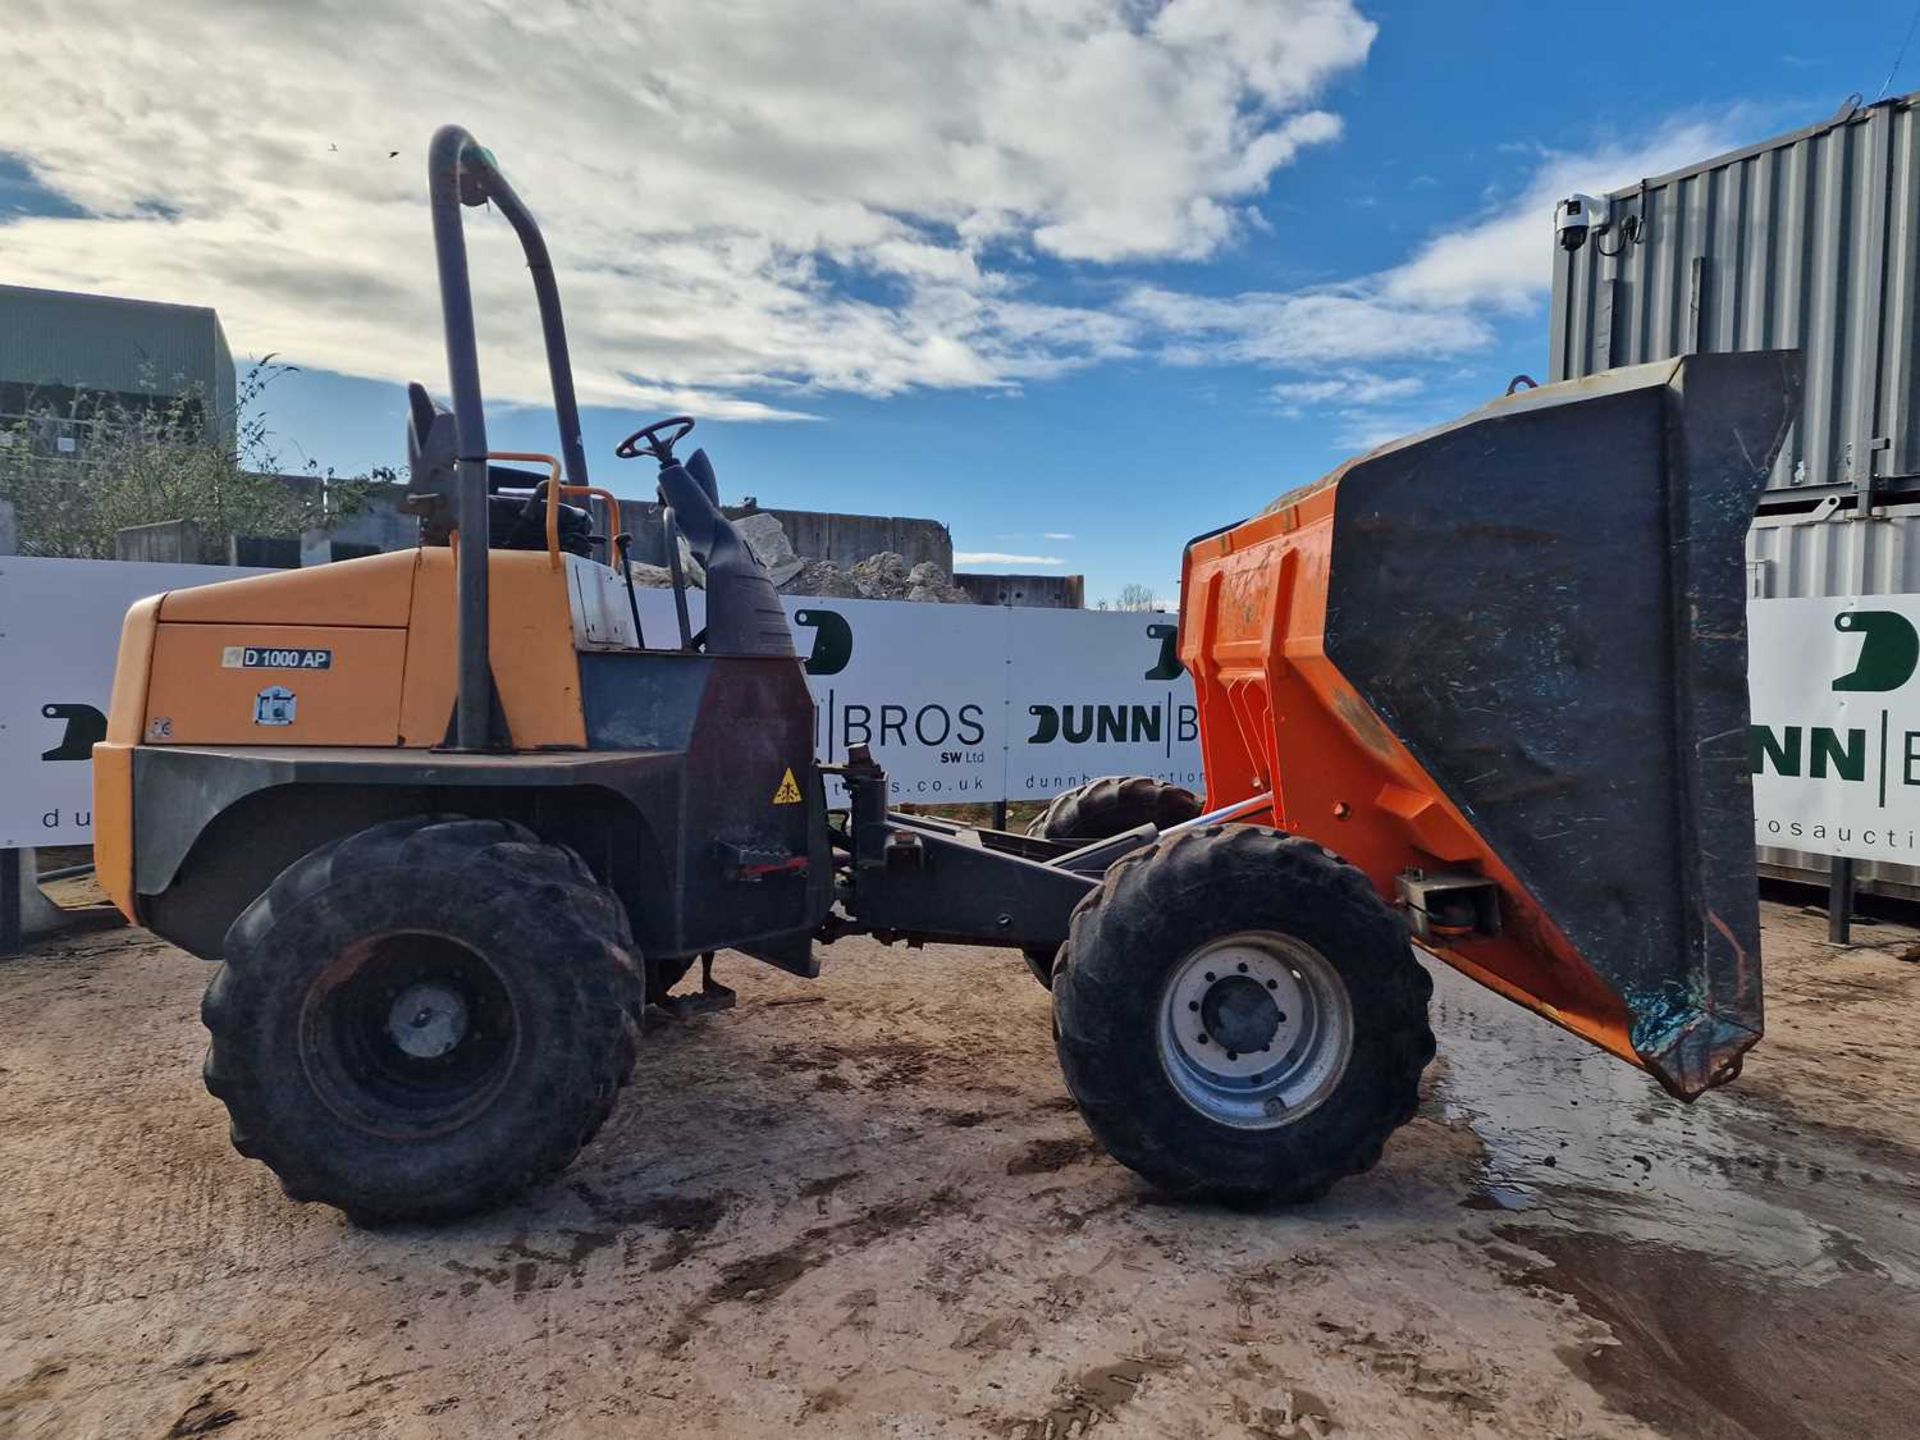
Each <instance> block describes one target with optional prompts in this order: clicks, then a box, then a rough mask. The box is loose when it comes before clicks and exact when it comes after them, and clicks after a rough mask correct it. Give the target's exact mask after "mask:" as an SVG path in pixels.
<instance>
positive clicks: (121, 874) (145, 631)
mask: <svg viewBox="0 0 1920 1440" xmlns="http://www.w3.org/2000/svg"><path fill="white" fill-rule="evenodd" d="M164 599H166V596H164V595H149V596H148V597H147V598H146V599H144V600H136V601H134V603H133V604H132V605H131V606H130V607H129V608H128V610H127V618H126V619H125V620H124V621H122V622H121V624H120V653H119V654H118V656H116V657H115V659H114V664H113V700H112V702H111V703H110V705H109V706H108V710H107V738H106V741H105V742H104V743H103V744H99V745H95V746H94V747H93V868H94V874H95V875H96V876H97V877H98V879H99V881H100V888H101V889H103V890H105V891H106V892H107V898H108V899H109V900H111V901H113V903H114V905H115V906H117V907H118V908H119V911H120V913H121V914H122V915H125V916H126V917H127V919H129V920H132V921H135V923H138V917H136V916H135V915H134V913H133V747H134V746H135V745H138V744H139V743H140V736H141V734H142V733H143V732H144V731H145V729H146V725H147V683H148V681H149V679H150V678H151V677H152V674H153V633H154V630H155V628H156V627H157V626H158V624H159V620H160V602H161V601H162V600H164Z"/></svg>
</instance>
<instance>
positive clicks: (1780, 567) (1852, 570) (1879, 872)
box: [1747, 505, 1920, 899]
mask: <svg viewBox="0 0 1920 1440" xmlns="http://www.w3.org/2000/svg"><path fill="white" fill-rule="evenodd" d="M1915 592H1920V510H1916V509H1915V507H1912V506H1904V505H1903V506H1899V507H1897V508H1895V509H1893V510H1891V511H1883V512H1881V513H1879V514H1875V515H1869V516H1864V517H1861V518H1855V516H1854V514H1853V513H1852V512H1851V511H1844V510H1842V511H1836V512H1834V513H1833V514H1832V515H1831V516H1830V517H1828V518H1826V519H1822V520H1815V519H1810V518H1809V517H1808V516H1806V515H1762V516H1761V517H1760V518H1759V519H1757V520H1755V521H1754V523H1753V529H1752V530H1751V531H1749V532H1748V534H1747V593H1748V594H1749V595H1751V596H1753V597H1754V598H1755V599H1757V600H1776V599H1787V598H1797V597H1800V596H1806V595H1910V594H1913V593H1915ZM1759 862H1760V869H1761V873H1762V874H1766V875H1773V876H1776V877H1778V878H1781V879H1788V880H1806V881H1814V882H1819V881H1824V880H1825V878H1826V876H1827V871H1828V867H1829V864H1830V862H1829V860H1828V858H1827V857H1826V856H1824V855H1815V854H1812V853H1809V852H1807V851H1801V850H1782V849H1778V848H1775V847H1773V846H1766V845H1763V846H1761V847H1760V851H1759ZM1853 868H1854V877H1855V883H1856V884H1858V886H1859V887H1860V888H1861V889H1862V890H1869V891H1878V892H1880V893H1882V894H1890V895H1904V896H1907V897H1909V898H1911V899H1920V869H1915V868H1914V867H1913V866H1911V865H1888V864H1883V863H1881V862H1880V861H1877V860H1856V861H1855V862H1854V867H1853Z"/></svg>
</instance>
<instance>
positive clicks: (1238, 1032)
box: [1200, 975, 1280, 1055]
mask: <svg viewBox="0 0 1920 1440" xmlns="http://www.w3.org/2000/svg"><path fill="white" fill-rule="evenodd" d="M1200 1023H1201V1025H1202V1027H1203V1028H1204V1029H1205V1030H1206V1032H1207V1035H1208V1037H1209V1039H1210V1040H1211V1041H1212V1043H1214V1044H1215V1045H1218V1046H1220V1047H1221V1048H1222V1049H1224V1050H1230V1051H1232V1052H1234V1053H1235V1054H1240V1053H1243V1052H1244V1053H1246V1054H1249V1055H1251V1054H1254V1053H1256V1052H1261V1053H1264V1052H1266V1051H1268V1050H1271V1049H1272V1048H1273V1037H1274V1036H1275V1035H1276V1034H1278V1033H1279V1030H1280V1007H1279V1006H1278V1005H1276V1004H1274V1003H1273V1000H1272V998H1271V997H1270V996H1269V995H1268V994H1267V990H1266V988H1265V987H1264V986H1263V985H1262V984H1261V983H1260V982H1259V981H1258V980H1255V979H1253V978H1252V977H1250V976H1247V975H1229V976H1227V977H1226V978H1225V979H1223V980H1217V981H1215V982H1214V983H1213V984H1212V985H1211V986H1209V987H1208V989H1207V993H1206V996H1205V998H1204V999H1202V1000H1201V1002H1200Z"/></svg>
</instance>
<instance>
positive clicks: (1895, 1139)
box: [0, 906, 1920, 1440]
mask: <svg viewBox="0 0 1920 1440" xmlns="http://www.w3.org/2000/svg"><path fill="white" fill-rule="evenodd" d="M1767 920H1768V938H1767V964H1768V988H1769V1005H1770V1007H1771V1015H1770V1022H1771V1024H1770V1030H1771V1034H1770V1037H1769V1039H1768V1040H1767V1041H1766V1042H1765V1043H1764V1044H1763V1045H1762V1046H1761V1048H1760V1049H1759V1051H1758V1052H1756V1053H1755V1055H1754V1056H1753V1057H1752V1058H1751V1059H1750V1061H1749V1063H1748V1065H1747V1069H1746V1074H1745V1075H1744V1076H1743V1077H1742V1079H1741V1080H1740V1081H1739V1082H1738V1083H1737V1085H1736V1086H1735V1087H1734V1089H1733V1090H1732V1091H1730V1092H1723V1093H1721V1094H1718V1095H1715V1096H1712V1097H1710V1098H1708V1099H1707V1100H1705V1101H1703V1102H1701V1103H1700V1104H1699V1105H1697V1106H1694V1107H1692V1108H1688V1107H1684V1106H1681V1105H1678V1104H1675V1103H1674V1102H1672V1101H1670V1100H1668V1099H1666V1098H1665V1097H1664V1096H1663V1095H1661V1094H1660V1093H1659V1092H1658V1090H1656V1089H1655V1087H1654V1086H1653V1085H1652V1084H1651V1083H1650V1082H1648V1081H1647V1080H1646V1079H1645V1078H1644V1077H1643V1076H1641V1075H1639V1074H1638V1073H1637V1072H1634V1071H1630V1070H1628V1069H1626V1068H1624V1067H1622V1066H1620V1065H1618V1064H1616V1063H1615V1062H1613V1061H1610V1060H1608V1059H1606V1058H1605V1057H1603V1056H1601V1055H1598V1054H1597V1053H1595V1052H1592V1051H1590V1050H1588V1049H1587V1048H1586V1047H1585V1046H1584V1045H1582V1044H1581V1043H1580V1042H1578V1041H1575V1040H1573V1039H1571V1038H1570V1037H1567V1036H1565V1035H1562V1034H1561V1033H1559V1032H1558V1031H1554V1030H1552V1029H1550V1028H1548V1027H1547V1026H1545V1025H1544V1024H1542V1023H1540V1022H1538V1021H1536V1020H1534V1019H1533V1018H1532V1017H1530V1016H1527V1015H1525V1014H1523V1013H1521V1012H1519V1011H1517V1010H1515V1009H1513V1008H1511V1007H1509V1006H1507V1005H1505V1004H1504V1003H1503V1002H1501V1001H1499V1000H1497V999H1494V998H1493V997H1491V996H1489V995H1486V994H1484V993H1483V992H1480V991H1478V990H1477V989H1475V988H1474V987H1472V986H1471V985H1469V984H1467V983H1465V982H1463V981H1460V980H1458V979H1456V978H1454V977H1453V976H1452V975H1451V974H1442V975H1441V976H1440V977H1439V982H1440V983H1439V990H1438V993H1437V995H1436V1002H1435V1028H1436V1031H1437V1032H1438V1035H1439V1039H1440V1059H1439V1061H1438V1062H1436V1064H1435V1065H1434V1067H1433V1069H1432V1070H1431V1071H1430V1072H1429V1084H1428V1092H1429V1093H1428V1099H1427V1103H1426V1105H1425V1107H1424V1109H1423V1111H1422V1113H1421V1115H1420V1117H1419V1118H1418V1119H1417V1120H1416V1121H1414V1123H1412V1124H1411V1125H1409V1126H1408V1127H1407V1128H1406V1129H1404V1130H1403V1131H1402V1132H1401V1133H1400V1134H1399V1135H1398V1136H1397V1137H1396V1139H1395V1140H1394V1142H1393V1143H1392V1144H1391V1145H1390V1146H1389V1147H1388V1149H1387V1152H1386V1156H1385V1159H1384V1160H1383V1161H1382V1163H1381V1165H1380V1167H1379V1168H1378V1169H1377V1170H1376V1171H1374V1172H1373V1173H1372V1174H1370V1175H1367V1176H1365V1177H1363V1178H1361V1179H1358V1180H1353V1181H1349V1182H1347V1183H1346V1184H1344V1185H1342V1186H1340V1187H1339V1188H1338V1189H1337V1190H1336V1191H1335V1192H1334V1193H1333V1195H1332V1196H1331V1197H1330V1198H1329V1199H1328V1200H1327V1201H1325V1202H1324V1203H1322V1204H1320V1205H1317V1206H1314V1207H1312V1208H1310V1209H1305V1210H1297V1211H1291V1212H1283V1213H1279V1214H1272V1215H1259V1216H1255V1215H1244V1214H1231V1213H1225V1212H1222V1211H1219V1210H1213V1209H1205V1208H1195V1207H1183V1206H1177V1205H1171V1204H1167V1203H1163V1202H1161V1201H1159V1200H1157V1199H1156V1198H1155V1197H1154V1196H1153V1195H1151V1194H1150V1193H1148V1192H1147V1191H1146V1190H1145V1189H1144V1188H1143V1187H1142V1186H1141V1185H1140V1184H1139V1183H1138V1182H1137V1181H1136V1180H1135V1179H1134V1178H1133V1177H1132V1176H1131V1175H1130V1174H1129V1173H1128V1172H1126V1171H1124V1170H1122V1169H1121V1168H1119V1167H1118V1166H1116V1165H1114V1164H1113V1163H1112V1162H1110V1161H1109V1160H1107V1159H1106V1158H1105V1157H1104V1156H1103V1155H1102V1154H1101V1153H1100V1152H1099V1151H1098V1150H1097V1149H1096V1148H1095V1147H1094V1145H1093V1144H1092V1142H1091V1141H1090V1140H1089V1139H1088V1138H1087V1136H1086V1134H1085V1132H1084V1131H1083V1129H1082V1128H1081V1125H1080V1122H1079V1119H1078V1117H1077V1116H1076V1115H1075V1113H1074V1111H1073V1108H1072V1106H1071V1103H1070V1102H1069V1101H1068V1099H1067V1097H1066V1095H1065V1093H1064V1091H1063V1089H1062V1086H1061V1082H1060V1079H1059V1076H1058V1074H1057V1072H1056V1069H1055V1065H1054V1060H1053V1056H1052V1048H1051V1044H1050V1041H1049V1036H1048V1024H1047V1004H1046V997H1045V995H1044V994H1043V993H1042V992H1041V991H1040V990H1039V988H1038V987H1036V986H1035V985H1034V984H1033V982H1032V981H1031V980H1030V979H1029V978H1028V977H1027V974H1026V971H1025V969H1024V967H1023V966H1022V965H1021V963H1020V961H1019V960H1018V958H1017V957H1014V956H1012V955H986V956H982V955H978V954H970V953H968V952H965V951H960V950H947V949H928V950H927V951H924V952H921V953H917V954H916V953H912V952H908V951H904V950H896V951H887V950H884V949H881V948H880V947H878V946H874V945H870V944H867V943H864V942H857V941H847V942H842V943H841V944H839V945H837V946H835V947H833V948H832V949H830V950H828V951H826V952H825V959H826V965H827V973H826V975H825V977H824V978H823V979H822V980H821V981H819V982H814V983H807V982H802V981H796V980H789V979H786V978H784V977H781V976H779V975H777V974H775V973H774V972H772V971H768V970H765V969H763V968H759V967H754V966H751V965H750V963H749V962H746V961H740V960H734V961H732V962H731V963H728V960H727V959H724V958H723V961H722V970H723V973H724V974H725V975H726V976H727V977H728V978H732V979H734V980H735V981H737V982H739V983H740V984H741V987H742V1000H741V1004H740V1007H739V1008H738V1009H737V1010H735V1011H734V1012H732V1013H731V1014H728V1015H723V1016H717V1017H712V1018H709V1019H706V1020H703V1021H698V1022H694V1023H692V1024H689V1025H686V1026H682V1027H675V1028H668V1029H664V1030H660V1031H656V1032H654V1033H651V1034H650V1035H649V1036H648V1037H647V1042H646V1045H645V1047H644V1053H643V1058H642V1059H641V1062H640V1067H639V1072H638V1074H637V1076H636V1077H635V1080H634V1083H633V1086H632V1088H631V1089H630V1090H629V1091H628V1092H627V1095H626V1097H625V1098H624V1100H623V1103H622V1104H621V1107H620V1109H619V1110H618V1112H617V1113H616V1114H615V1116H614V1118H613V1120H612V1121H610V1122H609V1124H608V1125H607V1127H606V1129H605V1130H604V1131H603V1132H602V1133H601V1135H600V1137H599V1138H598V1139H597V1140H596V1141H595V1143H594V1144H593V1146H592V1147H591V1148H590V1149H589V1151H588V1152H587V1153H586V1154H585V1155H584V1156H582V1157H581V1159H580V1161H579V1162H578V1163H577V1164H576V1165H575V1166H574V1167H573V1169H572V1170H571V1171H570V1172H569V1173H568V1174H567V1175H566V1176H564V1177H563V1178H562V1179H561V1180H560V1181H559V1182H558V1183H557V1184H555V1185H553V1186H552V1187H550V1188H549V1189H547V1190H546V1191H544V1192H542V1193H541V1194H539V1195H537V1196H536V1197H534V1198H532V1199H531V1200H529V1201H527V1202H526V1203H524V1204H521V1205H519V1206H517V1207H515V1208H513V1209H511V1210H508V1211H506V1212H504V1213H501V1214H497V1215H494V1216H492V1217H489V1218H487V1219H484V1220H481V1221H477V1222H474V1223H470V1224H466V1225H462V1226H459V1227H456V1228H452V1229H447V1230H442V1231H439V1232H428V1231H422V1230H406V1231H394V1232H385V1233H368V1232H363V1231H356V1230H352V1229H349V1228H347V1226H346V1225H345V1224H344V1223H343V1222H342V1221H341V1219H340V1218H339V1217H338V1216H337V1215H336V1214H334V1213H333V1212H332V1211H329V1210H324V1209H317V1208H314V1207H310V1206H296V1205H292V1204H289V1203H288V1202H286V1201H285V1200H284V1199H283V1198H282V1197H281V1195H280V1193H279V1191H278V1189H277V1187H276V1186H275V1185H274V1183H273V1181H272V1179H271V1177H270V1176H269V1175H268V1174H267V1172H266V1171H265V1170H263V1169H262V1168H261V1167H260V1166H258V1165H255V1164H253V1163H250V1162H248V1161H245V1160H242V1159H241V1158H240V1157H239V1156H237V1155H235V1154H234V1153H233V1152H232V1151H231V1150H230V1149H229V1148H228V1146H227V1141H226V1123H225V1117H224V1113H223V1112H222V1110H221V1108H220V1106H219V1105H218V1104H217V1103H216V1102H215V1101H213V1100H212V1099H211V1098H209V1097H208V1096H207V1095H206V1094H205V1093H204V1092H203V1091H202V1090H201V1088H200V1084H199V1078H198V1071H199V1062H200V1052H201V1046H202V1038H201V1030H200V1027H199V1024H198V1021H197V1018H196V1007H197V1005H198V997H199V991H200V988H201V986H202V984H203V983H204V981H205V979H206V972H205V970H204V969H203V967H202V966H201V965H200V964H199V963H198V962H196V961H193V960H191V959H189V958H188V957H186V956H185V955H183V954H181V953H180V952H178V951H175V950H172V949H170V948H169V947H167V946H165V945H163V944H161V943H159V942H157V941H154V940H152V939H150V938H147V937H144V936H140V935H135V934H130V933H128V932H125V931H116V932H108V933H101V934H95V935H89V936H80V937H70V938H66V939H62V940H57V941H53V942H47V943H43V944H41V945H40V946H38V947H37V948H35V949H33V950H32V951H30V952H29V953H27V954H26V955H24V956H21V957H17V958H14V959H11V960H7V961H4V962H0V1184H3V1185H4V1203H3V1204H0V1434H6V1435H21V1436H41V1435H47V1436H76V1435H105V1436H150V1437H155V1440H159V1437H163V1436H183V1435H199V1434H210V1433H218V1434H220V1435H221V1436H223V1437H234V1440H239V1437H256V1436H307V1435H353V1436H359V1435H366V1436H373V1435H383V1436H384V1435H427V1436H437V1435H449V1436H470V1435H487V1436H506V1435H541V1436H545V1435H595V1436H601V1435H604V1436H628V1435H634V1436H640V1435H666V1434H673V1435H788V1434H799V1435H803V1436H805V1435H820V1436H829V1435H895V1436H995V1437H1012V1440H1043V1437H1065V1436H1070V1435H1078V1434H1083V1433H1085V1432H1087V1431H1094V1432H1096V1433H1097V1434H1098V1435H1099V1436H1100V1437H1102V1440H1108V1437H1111V1440H1121V1437H1125V1436H1146V1435H1153V1436H1181V1437H1186V1436H1214V1435H1220V1436H1247V1437H1257V1440H1287V1437H1308V1440H1312V1437H1323V1436H1327V1435H1332V1434H1339V1435H1345V1436H1367V1437H1373V1436H1388V1437H1393V1436H1428V1435H1473V1436H1490V1437H1491V1436H1500V1437H1505V1436H1590V1437H1602V1436H1647V1435H1662V1436H1708V1437H1736V1436H1757V1437H1766V1440H1772V1437H1781V1440H1787V1437H1805V1436H1847V1437H1870V1436H1910V1435H1914V1434H1916V1433H1920V1379H1916V1377H1915V1370H1914V1367H1915V1365H1916V1363H1920V1362H1917V1361H1916V1357H1920V1047H1917V1046H1916V1045H1915V1044H1914V1042H1913V1032H1914V1027H1915V1024H1916V1022H1917V1021H1920V963H1909V962H1905V961H1902V960H1901V959H1899V958H1897V957H1898V955H1899V954H1900V953H1901V952H1902V951H1903V950H1904V949H1905V947H1907V946H1908V945H1910V944H1913V943H1914V942H1915V941H1916V940H1917V939H1920V935H1917V934H1916V933H1915V932H1913V931H1909V930H1904V929H1900V928H1898V927H1893V926H1881V927H1878V928H1876V929H1874V930H1871V931H1863V932H1862V935H1863V937H1864V938H1866V939H1867V940H1868V941H1869V946H1868V947H1867V948H1859V949H1855V950H1851V951H1836V950H1833V949H1830V948H1827V947H1826V946H1824V945H1823V944H1821V943H1819V939H1820V936H1821V934H1822V933H1823V932H1822V929H1821V926H1822V922H1821V921H1820V920H1818V919H1817V918H1813V917H1809V916H1806V915H1802V914H1800V913H1799V912H1797V911H1794V910H1791V909H1787V908H1783V907H1780V906H1770V907H1769V908H1768V915H1767Z"/></svg>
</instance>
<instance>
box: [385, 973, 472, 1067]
mask: <svg viewBox="0 0 1920 1440" xmlns="http://www.w3.org/2000/svg"><path fill="white" fill-rule="evenodd" d="M466 1034H467V1002H466V1001H465V1000H462V999H461V998H460V996H459V994H458V992H456V991H454V990H452V989H449V988H448V987H446V986H444V985H433V984H426V985H409V986H408V987H407V988H406V989H405V990H403V991H401V992H400V994H399V995H398V996H396V997H395V998H394V1002H393V1006H392V1008H391V1009H389V1010H388V1011H387V1035H388V1037H389V1038H390V1039H391V1040H392V1041H393V1043H394V1044H395V1045H396V1046H398V1047H399V1049H400V1051H401V1053H402V1054H404V1055H407V1056H410V1057H411V1058H413V1059H415V1060H438V1059H439V1058H440V1057H441V1056H442V1055H445V1054H446V1053H447V1052H448V1051H449V1050H451V1049H453V1048H454V1046H456V1045H458V1044H459V1043H460V1042H461V1041H462V1040H463V1039H465V1038H466Z"/></svg>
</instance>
